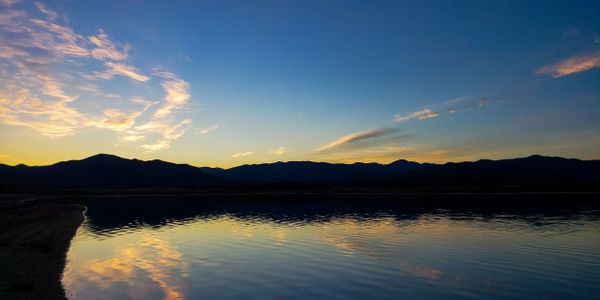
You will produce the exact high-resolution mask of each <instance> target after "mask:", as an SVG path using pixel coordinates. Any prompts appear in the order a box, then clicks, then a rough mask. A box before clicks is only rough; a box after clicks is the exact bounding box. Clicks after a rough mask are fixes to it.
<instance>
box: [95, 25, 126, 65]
mask: <svg viewBox="0 0 600 300" xmlns="http://www.w3.org/2000/svg"><path fill="white" fill-rule="evenodd" d="M88 40H89V41H90V42H91V43H92V44H94V45H95V46H96V48H94V49H93V50H92V52H91V53H92V57H93V58H95V59H97V60H102V61H106V60H115V61H122V60H125V59H127V57H128V53H127V52H128V51H129V46H128V45H124V46H120V45H118V44H117V43H115V42H113V41H111V40H110V39H109V38H108V34H106V32H104V31H103V30H102V29H100V32H99V33H98V34H97V35H91V36H89V37H88ZM119 48H120V49H119Z"/></svg>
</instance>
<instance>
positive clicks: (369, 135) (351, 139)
mask: <svg viewBox="0 0 600 300" xmlns="http://www.w3.org/2000/svg"><path fill="white" fill-rule="evenodd" d="M396 132H398V130H397V129H395V128H376V129H370V130H366V131H361V132H355V133H351V134H348V135H345V136H342V137H340V138H338V139H337V140H335V141H333V142H331V143H329V144H327V145H325V146H322V147H320V148H318V149H316V150H315V152H316V153H322V152H326V151H329V150H332V149H334V148H338V147H341V146H344V145H347V144H352V143H357V142H359V141H363V140H368V139H375V138H378V137H382V136H388V135H392V134H395V133H396Z"/></svg>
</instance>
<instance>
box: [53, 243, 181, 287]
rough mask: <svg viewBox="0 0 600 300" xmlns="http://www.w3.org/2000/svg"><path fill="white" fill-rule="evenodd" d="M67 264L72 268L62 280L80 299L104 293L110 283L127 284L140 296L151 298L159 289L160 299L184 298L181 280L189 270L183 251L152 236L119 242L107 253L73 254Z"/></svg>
mask: <svg viewBox="0 0 600 300" xmlns="http://www.w3.org/2000/svg"><path fill="white" fill-rule="evenodd" d="M69 264H71V265H72V266H73V268H69V270H66V271H65V274H64V277H63V282H64V283H65V285H66V286H68V287H70V288H71V289H73V290H76V294H77V295H83V297H82V298H86V295H88V296H89V295H99V294H100V293H104V294H103V295H105V296H106V295H107V294H106V290H107V289H109V288H110V287H111V286H118V285H122V284H127V285H130V287H131V289H132V290H133V291H134V293H133V294H135V295H137V297H139V298H151V296H155V295H153V294H152V291H153V290H154V289H160V290H161V291H162V293H163V295H162V296H163V299H184V291H185V281H184V280H183V279H184V278H186V277H187V275H188V273H189V263H188V262H187V261H186V260H185V259H184V258H183V254H182V253H181V252H180V251H178V250H177V248H176V247H173V245H171V244H170V243H169V242H168V241H166V240H164V239H161V238H159V237H156V236H152V235H143V236H142V237H141V238H140V240H136V241H135V242H134V243H125V244H122V245H119V247H116V248H114V251H113V252H112V253H108V256H96V257H91V258H89V257H87V259H78V257H74V258H73V259H72V260H70V261H69ZM140 274H143V276H141V275H140ZM134 282H135V283H136V284H133V283H134ZM112 296H114V295H112ZM112 296H107V298H112Z"/></svg>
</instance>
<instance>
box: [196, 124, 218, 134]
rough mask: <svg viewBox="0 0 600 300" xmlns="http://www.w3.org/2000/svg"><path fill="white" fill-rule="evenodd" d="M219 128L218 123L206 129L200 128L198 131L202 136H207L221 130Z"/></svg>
mask: <svg viewBox="0 0 600 300" xmlns="http://www.w3.org/2000/svg"><path fill="white" fill-rule="evenodd" d="M219 127H220V125H219V123H216V124H213V125H211V126H209V127H206V128H200V129H199V130H198V133H200V134H207V133H209V132H211V131H213V130H217V129H219Z"/></svg>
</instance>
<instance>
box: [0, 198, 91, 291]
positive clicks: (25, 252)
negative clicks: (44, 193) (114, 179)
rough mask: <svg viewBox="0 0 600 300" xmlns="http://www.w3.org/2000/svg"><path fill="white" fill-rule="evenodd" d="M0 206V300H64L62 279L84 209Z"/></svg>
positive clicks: (31, 204)
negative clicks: (70, 247)
mask: <svg viewBox="0 0 600 300" xmlns="http://www.w3.org/2000/svg"><path fill="white" fill-rule="evenodd" d="M0 202H2V205H0V270H1V271H0V299H65V298H66V297H65V292H64V289H63V287H62V285H61V276H62V272H63V269H64V267H65V258H66V253H67V251H68V249H69V244H70V241H71V239H72V238H73V236H74V235H75V232H76V231H77V228H78V227H79V225H81V223H82V222H83V219H84V217H83V210H84V207H83V206H81V205H75V204H53V203H40V202H37V201H33V200H32V199H25V201H23V199H13V200H10V199H2V201H0Z"/></svg>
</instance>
